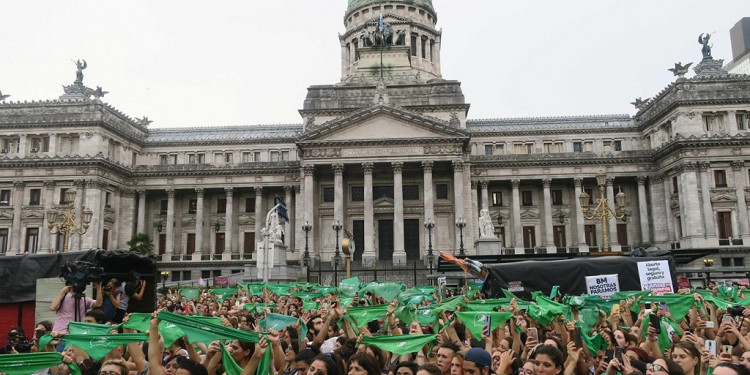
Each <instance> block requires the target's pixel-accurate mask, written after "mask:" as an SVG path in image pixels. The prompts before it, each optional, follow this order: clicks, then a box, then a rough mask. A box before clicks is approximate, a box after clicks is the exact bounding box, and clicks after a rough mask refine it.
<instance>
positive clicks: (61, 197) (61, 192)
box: [0, 188, 69, 205]
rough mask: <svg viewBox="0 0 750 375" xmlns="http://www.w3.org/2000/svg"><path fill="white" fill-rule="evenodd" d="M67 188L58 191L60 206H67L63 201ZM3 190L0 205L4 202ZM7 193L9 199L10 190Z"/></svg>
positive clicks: (0, 192) (0, 194)
mask: <svg viewBox="0 0 750 375" xmlns="http://www.w3.org/2000/svg"><path fill="white" fill-rule="evenodd" d="M68 189H69V188H61V189H60V204H67V203H68V202H67V201H66V200H65V192H66V191H68ZM3 191H5V190H2V191H0V205H2V203H3V202H4V201H5V199H3V198H2V196H3V194H2V192H3ZM7 191H8V198H10V190H7Z"/></svg>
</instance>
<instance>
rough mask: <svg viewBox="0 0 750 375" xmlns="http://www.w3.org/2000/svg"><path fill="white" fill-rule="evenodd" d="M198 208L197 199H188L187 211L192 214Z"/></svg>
mask: <svg viewBox="0 0 750 375" xmlns="http://www.w3.org/2000/svg"><path fill="white" fill-rule="evenodd" d="M197 210H198V200H197V199H191V200H189V201H188V213H189V214H194V213H196V212H197Z"/></svg>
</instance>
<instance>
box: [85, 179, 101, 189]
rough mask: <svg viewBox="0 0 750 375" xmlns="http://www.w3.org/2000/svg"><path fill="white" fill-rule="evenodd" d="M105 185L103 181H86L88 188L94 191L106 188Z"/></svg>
mask: <svg viewBox="0 0 750 375" xmlns="http://www.w3.org/2000/svg"><path fill="white" fill-rule="evenodd" d="M104 186H105V184H104V183H103V182H101V181H97V180H88V181H86V188H92V189H102V188H104Z"/></svg>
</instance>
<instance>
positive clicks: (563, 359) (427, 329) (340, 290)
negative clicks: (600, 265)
mask: <svg viewBox="0 0 750 375" xmlns="http://www.w3.org/2000/svg"><path fill="white" fill-rule="evenodd" d="M102 284H103V283H94V284H93V286H92V287H93V289H94V290H95V293H94V295H95V296H96V298H95V299H91V298H88V297H82V298H77V297H76V293H75V291H74V290H72V288H71V286H70V285H66V286H65V287H64V288H62V289H61V290H60V293H59V294H58V295H57V297H56V298H55V299H54V300H53V301H52V304H51V306H50V308H51V309H52V310H53V311H55V312H56V317H57V319H56V320H55V321H54V322H48V321H43V322H39V324H38V325H37V326H36V328H35V332H34V334H33V335H30V337H32V340H29V343H28V345H27V346H24V345H21V341H22V339H19V338H24V337H27V335H25V333H24V332H23V331H22V329H21V328H20V327H16V328H14V329H13V330H12V332H11V333H12V336H11V335H9V337H13V340H14V341H13V342H11V343H10V344H9V345H8V346H7V347H6V348H5V351H6V352H7V354H0V374H8V375H14V374H26V375H29V374H40V375H42V374H54V375H65V374H99V375H126V374H138V375H161V374H167V375H187V374H190V375H204V374H210V375H215V374H228V375H239V374H242V375H250V374H264V375H265V374H278V375H344V374H348V375H379V374H383V375H487V374H498V375H500V374H502V375H616V374H622V375H631V374H634V375H750V334H749V333H748V331H749V329H750V320H749V319H750V318H749V317H750V309H749V308H746V307H745V306H747V305H750V293H748V294H747V295H745V294H744V293H746V290H745V289H744V287H741V286H732V287H726V286H719V287H717V286H715V285H709V287H708V288H707V289H697V290H690V289H682V290H679V291H678V293H674V294H665V295H652V294H651V292H650V291H622V292H616V293H614V294H613V295H612V296H609V297H607V298H604V297H601V296H590V295H581V296H567V295H560V294H559V293H557V289H556V288H555V289H553V290H554V291H553V294H551V295H544V294H542V293H541V292H534V293H532V295H531V297H530V298H526V299H523V298H519V297H517V296H516V295H514V294H513V293H512V292H510V291H507V290H504V291H503V293H504V295H503V296H486V295H484V293H483V292H482V291H481V290H480V289H481V288H479V287H478V286H479V284H476V285H473V284H472V285H468V284H467V286H465V287H464V288H462V289H460V290H458V291H456V292H454V293H450V292H444V291H438V290H437V289H436V288H434V287H432V286H416V287H414V288H410V289H407V288H406V287H405V286H404V285H402V284H398V283H387V282H372V283H368V284H360V283H359V280H358V279H356V278H351V279H346V280H343V281H342V282H341V283H340V285H339V286H337V287H324V286H320V285H317V284H313V283H292V284H263V283H248V284H237V285H235V286H231V287H221V288H217V287H214V288H192V287H187V288H182V289H179V290H170V291H167V292H166V293H163V294H162V295H161V296H160V297H159V298H158V301H157V303H156V308H155V310H154V311H153V312H148V313H137V312H128V307H127V304H128V301H129V300H134V299H140V298H142V296H143V292H144V290H145V288H146V285H145V283H143V282H141V283H139V284H136V285H131V284H128V283H119V282H118V281H116V280H110V281H108V282H106V283H104V284H103V285H102ZM491 297H492V298H491ZM76 304H78V307H77V308H76ZM77 314H80V315H77ZM9 341H10V339H9Z"/></svg>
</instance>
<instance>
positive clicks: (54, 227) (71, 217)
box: [47, 188, 94, 253]
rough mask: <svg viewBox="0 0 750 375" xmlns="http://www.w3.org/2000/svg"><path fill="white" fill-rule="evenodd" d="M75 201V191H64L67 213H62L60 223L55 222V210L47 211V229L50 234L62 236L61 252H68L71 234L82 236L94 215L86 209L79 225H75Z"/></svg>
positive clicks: (56, 214)
mask: <svg viewBox="0 0 750 375" xmlns="http://www.w3.org/2000/svg"><path fill="white" fill-rule="evenodd" d="M75 199H76V191H75V189H73V188H70V189H68V190H66V191H65V201H66V202H67V203H68V209H67V211H65V212H63V214H62V218H61V221H60V222H59V223H58V222H57V216H58V212H57V210H54V209H53V210H48V211H47V227H48V228H49V233H50V234H58V233H59V234H61V235H62V236H63V248H62V252H64V253H65V252H67V251H68V243H69V242H70V236H71V235H72V234H74V233H75V234H81V235H82V234H84V233H86V231H87V230H88V229H89V224H90V223H91V218H92V217H93V216H94V213H93V212H91V210H89V209H88V208H87V209H85V210H84V211H83V217H82V218H81V219H82V222H81V225H80V226H79V225H78V223H76V214H75V213H74V212H73V202H74V201H75Z"/></svg>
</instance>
